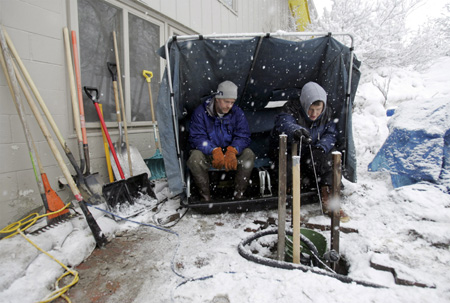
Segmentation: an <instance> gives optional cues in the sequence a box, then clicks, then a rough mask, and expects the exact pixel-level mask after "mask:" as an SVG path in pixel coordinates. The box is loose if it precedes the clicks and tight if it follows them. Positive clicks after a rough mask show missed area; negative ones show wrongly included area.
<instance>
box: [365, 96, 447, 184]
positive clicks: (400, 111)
mask: <svg viewBox="0 0 450 303" xmlns="http://www.w3.org/2000/svg"><path fill="white" fill-rule="evenodd" d="M389 132H390V134H389V136H388V138H387V139H386V141H385V142H384V144H383V146H382V147H381V149H380V150H379V151H378V153H377V155H376V156H375V158H374V159H373V161H372V162H371V163H370V164H369V171H389V172H390V174H391V179H392V185H393V186H394V187H395V188H397V187H400V186H405V185H410V184H414V183H417V182H421V181H428V182H431V183H435V184H440V185H444V186H446V187H447V190H450V104H449V100H448V99H437V100H414V101H408V102H404V103H402V104H401V105H400V106H399V107H398V108H397V109H396V111H395V114H394V115H393V116H392V118H391V120H390V121H389Z"/></svg>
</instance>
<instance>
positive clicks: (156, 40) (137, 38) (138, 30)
mask: <svg viewBox="0 0 450 303" xmlns="http://www.w3.org/2000/svg"><path fill="white" fill-rule="evenodd" d="M128 20H129V21H128V23H129V32H130V33H129V35H130V36H129V37H130V41H129V45H130V82H131V84H130V86H131V100H132V102H131V103H132V104H131V120H132V121H151V120H152V116H151V109H150V99H149V93H148V83H147V81H146V80H145V78H144V76H143V75H142V71H143V70H148V71H151V72H152V73H153V78H152V79H151V82H150V86H151V89H152V97H153V98H152V100H153V106H154V107H155V105H156V104H155V101H156V99H157V97H158V90H159V79H160V57H159V55H157V54H156V51H157V50H158V48H159V47H160V45H159V44H160V37H159V36H160V35H159V26H158V25H155V24H153V23H150V22H148V21H145V20H144V19H141V18H139V17H137V16H135V15H132V14H129V15H128ZM155 110H156V108H155Z"/></svg>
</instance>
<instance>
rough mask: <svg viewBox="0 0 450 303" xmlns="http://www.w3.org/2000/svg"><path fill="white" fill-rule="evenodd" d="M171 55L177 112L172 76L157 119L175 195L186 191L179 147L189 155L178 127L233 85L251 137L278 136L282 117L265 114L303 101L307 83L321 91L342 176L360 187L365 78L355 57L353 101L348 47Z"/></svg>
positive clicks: (237, 46) (208, 48)
mask: <svg viewBox="0 0 450 303" xmlns="http://www.w3.org/2000/svg"><path fill="white" fill-rule="evenodd" d="M169 49H170V50H169V53H170V68H171V70H170V72H171V76H172V79H171V80H172V82H171V83H172V86H173V106H174V109H175V113H173V112H172V104H171V98H170V97H171V92H170V87H169V83H168V73H167V69H166V72H165V75H164V79H163V81H162V83H161V86H160V93H159V97H158V100H157V106H156V108H157V110H156V111H157V119H158V124H159V131H160V139H161V146H162V149H163V153H164V160H165V165H166V172H167V176H168V181H169V187H170V189H171V191H172V192H173V193H174V194H178V193H181V192H182V191H183V179H182V178H183V172H182V171H181V170H180V165H179V163H180V162H181V166H182V167H183V166H184V158H183V155H178V154H177V144H180V146H179V149H180V152H181V153H186V152H187V148H186V146H185V145H184V143H183V142H182V141H183V140H182V139H183V133H184V132H185V131H186V129H183V128H182V129H180V137H181V140H180V138H176V137H175V134H174V131H173V128H174V122H175V123H176V124H177V125H176V127H177V128H178V123H180V121H181V123H180V124H181V125H184V124H185V123H186V120H189V118H190V113H191V112H192V111H193V110H194V109H195V108H196V107H197V106H198V105H199V104H200V103H201V100H202V98H203V97H205V96H208V95H211V94H212V93H213V92H215V91H216V89H217V85H218V83H220V82H221V81H224V80H231V81H233V82H234V83H236V85H237V86H238V87H239V91H238V95H239V97H238V100H237V101H236V104H237V105H238V106H239V107H241V108H242V109H243V110H244V111H245V112H246V115H247V118H248V120H249V124H250V129H251V131H252V133H253V132H260V133H261V132H267V131H270V130H271V129H272V127H273V120H274V118H275V115H276V113H277V109H268V108H266V106H267V104H268V103H269V102H270V101H282V100H287V97H289V96H290V95H292V94H299V92H300V90H301V88H302V87H303V85H304V84H306V83H307V82H309V81H315V82H317V83H319V84H320V85H322V86H323V87H324V89H325V90H326V91H327V93H328V102H329V104H330V105H331V107H332V108H333V110H334V116H335V119H336V120H335V121H336V122H337V123H338V127H339V129H340V130H341V132H340V136H339V138H338V149H339V150H341V151H343V152H344V153H343V159H344V168H343V175H344V177H346V178H347V179H348V180H350V181H353V182H355V181H356V158H355V149H354V144H353V134H352V121H351V111H352V104H353V100H354V97H355V92H356V88H357V86H358V82H359V78H360V73H359V70H358V67H359V65H360V62H359V61H358V60H357V59H356V58H355V57H353V71H352V82H351V92H350V95H349V96H348V97H349V98H348V99H347V94H348V92H347V88H348V82H349V69H350V60H351V51H350V49H349V47H347V46H345V45H343V44H342V43H340V42H338V41H337V40H336V39H334V38H333V37H331V36H325V37H320V38H315V39H310V40H305V41H297V42H294V41H289V40H285V39H279V38H275V37H272V36H264V37H251V38H249V39H233V40H228V39H195V40H188V41H176V40H175V41H172V43H170V45H169ZM160 54H161V56H162V57H165V53H164V48H161V49H160ZM173 118H174V119H173ZM177 140H178V142H175V141H177ZM180 141H181V142H180ZM264 148H266V149H269V148H274V147H269V146H264ZM179 156H180V157H181V160H180V159H179Z"/></svg>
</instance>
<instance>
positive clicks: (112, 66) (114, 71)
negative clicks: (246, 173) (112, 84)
mask: <svg viewBox="0 0 450 303" xmlns="http://www.w3.org/2000/svg"><path fill="white" fill-rule="evenodd" d="M106 65H107V66H108V70H109V73H110V74H111V78H112V80H113V81H117V64H115V63H112V62H106Z"/></svg>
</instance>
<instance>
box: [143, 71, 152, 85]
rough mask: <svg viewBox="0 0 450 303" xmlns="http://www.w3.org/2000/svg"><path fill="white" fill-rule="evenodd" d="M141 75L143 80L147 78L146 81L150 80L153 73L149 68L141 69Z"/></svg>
mask: <svg viewBox="0 0 450 303" xmlns="http://www.w3.org/2000/svg"><path fill="white" fill-rule="evenodd" d="M142 75H143V76H144V77H145V80H147V82H150V81H151V80H152V78H153V73H152V72H151V71H149V70H145V69H144V70H143V71H142Z"/></svg>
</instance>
